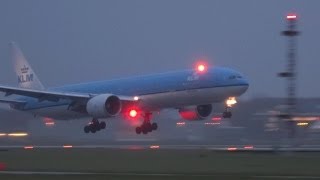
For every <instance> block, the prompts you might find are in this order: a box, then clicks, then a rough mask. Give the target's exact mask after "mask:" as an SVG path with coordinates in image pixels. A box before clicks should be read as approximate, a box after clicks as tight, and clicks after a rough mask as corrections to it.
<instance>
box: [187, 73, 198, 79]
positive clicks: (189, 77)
mask: <svg viewBox="0 0 320 180" xmlns="http://www.w3.org/2000/svg"><path fill="white" fill-rule="evenodd" d="M197 80H199V75H198V74H197V73H193V74H192V75H191V76H188V77H187V81H197Z"/></svg>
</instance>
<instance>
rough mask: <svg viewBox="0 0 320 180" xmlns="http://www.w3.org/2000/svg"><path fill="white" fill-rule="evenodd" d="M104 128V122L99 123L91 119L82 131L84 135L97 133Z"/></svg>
mask: <svg viewBox="0 0 320 180" xmlns="http://www.w3.org/2000/svg"><path fill="white" fill-rule="evenodd" d="M105 128H106V123H105V122H104V121H102V122H99V120H98V119H92V121H91V122H90V123H89V124H88V125H86V126H85V127H84V129H83V130H84V132H85V133H89V132H92V133H96V132H97V131H100V130H102V129H105Z"/></svg>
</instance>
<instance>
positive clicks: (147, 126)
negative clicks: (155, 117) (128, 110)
mask: <svg viewBox="0 0 320 180" xmlns="http://www.w3.org/2000/svg"><path fill="white" fill-rule="evenodd" d="M151 118H152V113H150V112H146V113H145V115H144V116H143V123H142V125H141V126H138V127H136V133H137V134H141V133H143V134H148V133H149V132H152V131H154V130H157V129H158V124H157V123H151Z"/></svg>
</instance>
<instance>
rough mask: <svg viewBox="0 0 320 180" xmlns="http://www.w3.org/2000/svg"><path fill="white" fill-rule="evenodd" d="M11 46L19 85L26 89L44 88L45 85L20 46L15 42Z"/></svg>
mask: <svg viewBox="0 0 320 180" xmlns="http://www.w3.org/2000/svg"><path fill="white" fill-rule="evenodd" d="M10 46H11V50H12V51H11V52H12V62H13V65H14V70H15V73H16V75H17V80H18V84H19V87H21V88H25V89H37V90H43V89H44V86H43V85H42V83H41V82H40V80H39V79H38V77H37V75H36V74H35V73H34V71H33V69H32V68H31V66H30V65H29V63H28V61H27V60H26V58H25V57H24V55H23V53H22V52H21V50H20V48H19V47H18V46H17V44H16V43H14V42H11V43H10Z"/></svg>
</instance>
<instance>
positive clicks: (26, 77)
mask: <svg viewBox="0 0 320 180" xmlns="http://www.w3.org/2000/svg"><path fill="white" fill-rule="evenodd" d="M32 81H33V74H23V75H20V76H18V83H26V82H32Z"/></svg>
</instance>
